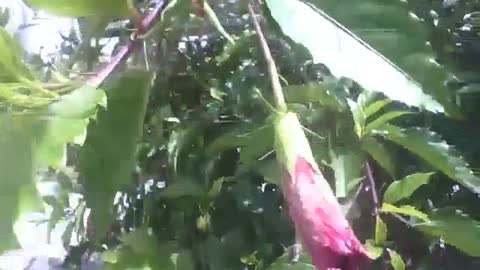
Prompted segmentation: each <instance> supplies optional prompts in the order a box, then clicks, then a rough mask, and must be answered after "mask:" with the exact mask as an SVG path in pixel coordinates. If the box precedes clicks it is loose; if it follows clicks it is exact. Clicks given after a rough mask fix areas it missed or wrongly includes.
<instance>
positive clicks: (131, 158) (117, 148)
mask: <svg viewBox="0 0 480 270" xmlns="http://www.w3.org/2000/svg"><path fill="white" fill-rule="evenodd" d="M149 81H150V80H149V74H148V73H146V72H142V71H133V72H127V73H126V74H125V75H124V76H123V77H122V78H121V79H120V80H118V81H116V82H115V84H114V85H113V86H112V88H111V89H108V90H107V99H108V107H107V108H106V109H101V110H99V112H98V113H97V118H96V121H91V122H90V124H89V126H88V131H87V137H86V140H85V143H84V145H83V147H82V149H81V152H80V154H79V155H80V156H79V159H80V165H79V173H80V177H81V179H84V181H85V182H84V186H85V198H86V201H87V206H88V207H89V208H91V209H92V212H91V217H92V222H93V226H94V227H95V230H96V236H97V237H99V238H100V237H103V235H104V233H105V232H106V231H107V229H108V227H109V224H110V222H111V221H112V220H113V213H112V204H113V199H114V196H115V193H116V192H117V191H120V190H121V189H122V188H124V187H125V186H127V185H128V184H129V183H131V182H132V173H133V171H134V166H135V158H136V157H135V153H136V148H137V143H138V142H139V140H140V139H141V136H142V132H143V121H144V116H145V109H146V103H147V97H148V88H149Z"/></svg>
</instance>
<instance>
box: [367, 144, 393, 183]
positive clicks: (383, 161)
mask: <svg viewBox="0 0 480 270" xmlns="http://www.w3.org/2000/svg"><path fill="white" fill-rule="evenodd" d="M360 143H361V146H362V149H363V150H365V151H366V152H367V153H368V154H369V155H370V156H371V157H372V158H373V159H374V160H375V161H376V162H377V163H378V164H379V165H380V166H382V168H383V169H384V170H385V171H387V172H388V173H389V174H390V175H391V176H394V175H395V163H394V161H393V156H392V154H390V153H388V152H387V149H385V145H384V144H383V143H382V142H381V141H379V140H377V139H376V138H375V137H371V136H365V137H363V138H362V140H361V141H360Z"/></svg>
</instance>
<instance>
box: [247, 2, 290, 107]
mask: <svg viewBox="0 0 480 270" xmlns="http://www.w3.org/2000/svg"><path fill="white" fill-rule="evenodd" d="M248 12H249V14H250V17H252V20H253V25H254V26H255V31H256V32H257V36H258V41H259V43H260V47H261V48H262V52H263V57H264V59H265V62H266V63H267V67H268V74H269V77H270V81H271V83H272V90H273V97H274V102H275V107H277V110H279V111H281V112H286V111H287V103H286V102H285V97H284V96H283V91H282V85H281V84H280V79H279V75H278V71H277V66H276V65H275V61H274V60H273V57H272V53H271V52H270V48H269V47H268V43H267V40H266V39H265V36H264V35H263V32H262V28H261V27H260V23H259V22H258V19H257V17H256V15H255V12H254V11H253V8H252V5H251V4H249V5H248Z"/></svg>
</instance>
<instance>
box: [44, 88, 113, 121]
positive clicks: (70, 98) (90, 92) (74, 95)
mask: <svg viewBox="0 0 480 270" xmlns="http://www.w3.org/2000/svg"><path fill="white" fill-rule="evenodd" d="M97 105H102V106H106V105H107V104H106V96H105V92H104V91H103V90H101V89H97V88H95V87H92V86H89V85H84V86H82V87H80V88H78V89H76V90H74V91H72V92H70V93H68V94H66V95H63V96H62V97H61V99H60V100H59V101H57V102H54V103H52V104H51V105H50V106H49V107H48V112H49V113H50V114H52V115H56V116H61V117H64V118H73V119H78V118H88V117H91V116H92V115H93V114H94V112H95V111H96V108H97Z"/></svg>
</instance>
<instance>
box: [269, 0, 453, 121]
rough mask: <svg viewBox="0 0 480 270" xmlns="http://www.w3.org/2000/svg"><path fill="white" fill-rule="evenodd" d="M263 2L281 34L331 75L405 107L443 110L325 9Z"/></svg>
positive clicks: (293, 0) (290, 0) (291, 1)
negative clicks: (350, 80) (349, 80)
mask: <svg viewBox="0 0 480 270" xmlns="http://www.w3.org/2000/svg"><path fill="white" fill-rule="evenodd" d="M266 3H267V5H268V8H269V10H270V14H271V15H272V17H273V18H274V19H275V21H276V22H277V23H278V24H279V25H280V28H281V29H282V31H283V32H284V34H286V35H287V36H289V37H290V38H291V39H292V40H293V41H295V42H297V43H300V44H302V45H303V46H305V47H306V48H307V49H308V50H309V51H310V53H311V54H312V56H313V60H314V62H315V63H323V64H325V65H326V66H327V67H328V68H329V69H330V71H331V72H332V73H333V74H334V75H335V76H337V77H342V76H344V77H348V78H352V79H353V80H355V81H357V82H358V83H359V84H360V85H362V86H363V87H364V88H365V89H367V90H370V91H377V92H382V93H383V94H385V95H386V96H387V97H388V98H390V99H392V100H397V101H401V102H403V103H405V104H407V105H409V106H416V107H420V108H424V109H426V110H429V111H432V112H444V108H443V106H442V105H441V104H440V103H438V102H437V101H435V100H434V99H433V98H432V97H431V96H429V95H426V94H425V93H423V92H422V89H421V87H420V86H419V85H418V84H417V83H416V82H415V81H414V80H413V79H412V78H411V77H410V76H408V75H407V74H406V73H405V72H403V71H402V70H400V68H398V67H397V66H395V65H394V64H393V63H392V62H390V61H389V60H388V59H386V58H385V57H383V56H382V55H381V54H380V53H378V52H377V51H376V50H374V49H373V48H372V47H371V46H369V45H368V44H366V43H365V42H363V41H362V40H361V39H360V38H358V37H357V36H355V35H354V34H353V33H352V32H350V31H349V30H347V29H346V28H345V27H343V26H342V25H340V24H339V23H338V22H337V21H335V20H334V19H333V18H331V17H330V16H328V15H327V14H326V13H325V12H323V11H321V10H318V9H316V8H315V7H313V6H312V5H309V4H307V3H304V2H302V1H299V0H266ZM312 33H321V34H318V35H312ZM365 63H368V69H369V70H368V72H365ZM379 78H381V79H379Z"/></svg>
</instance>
